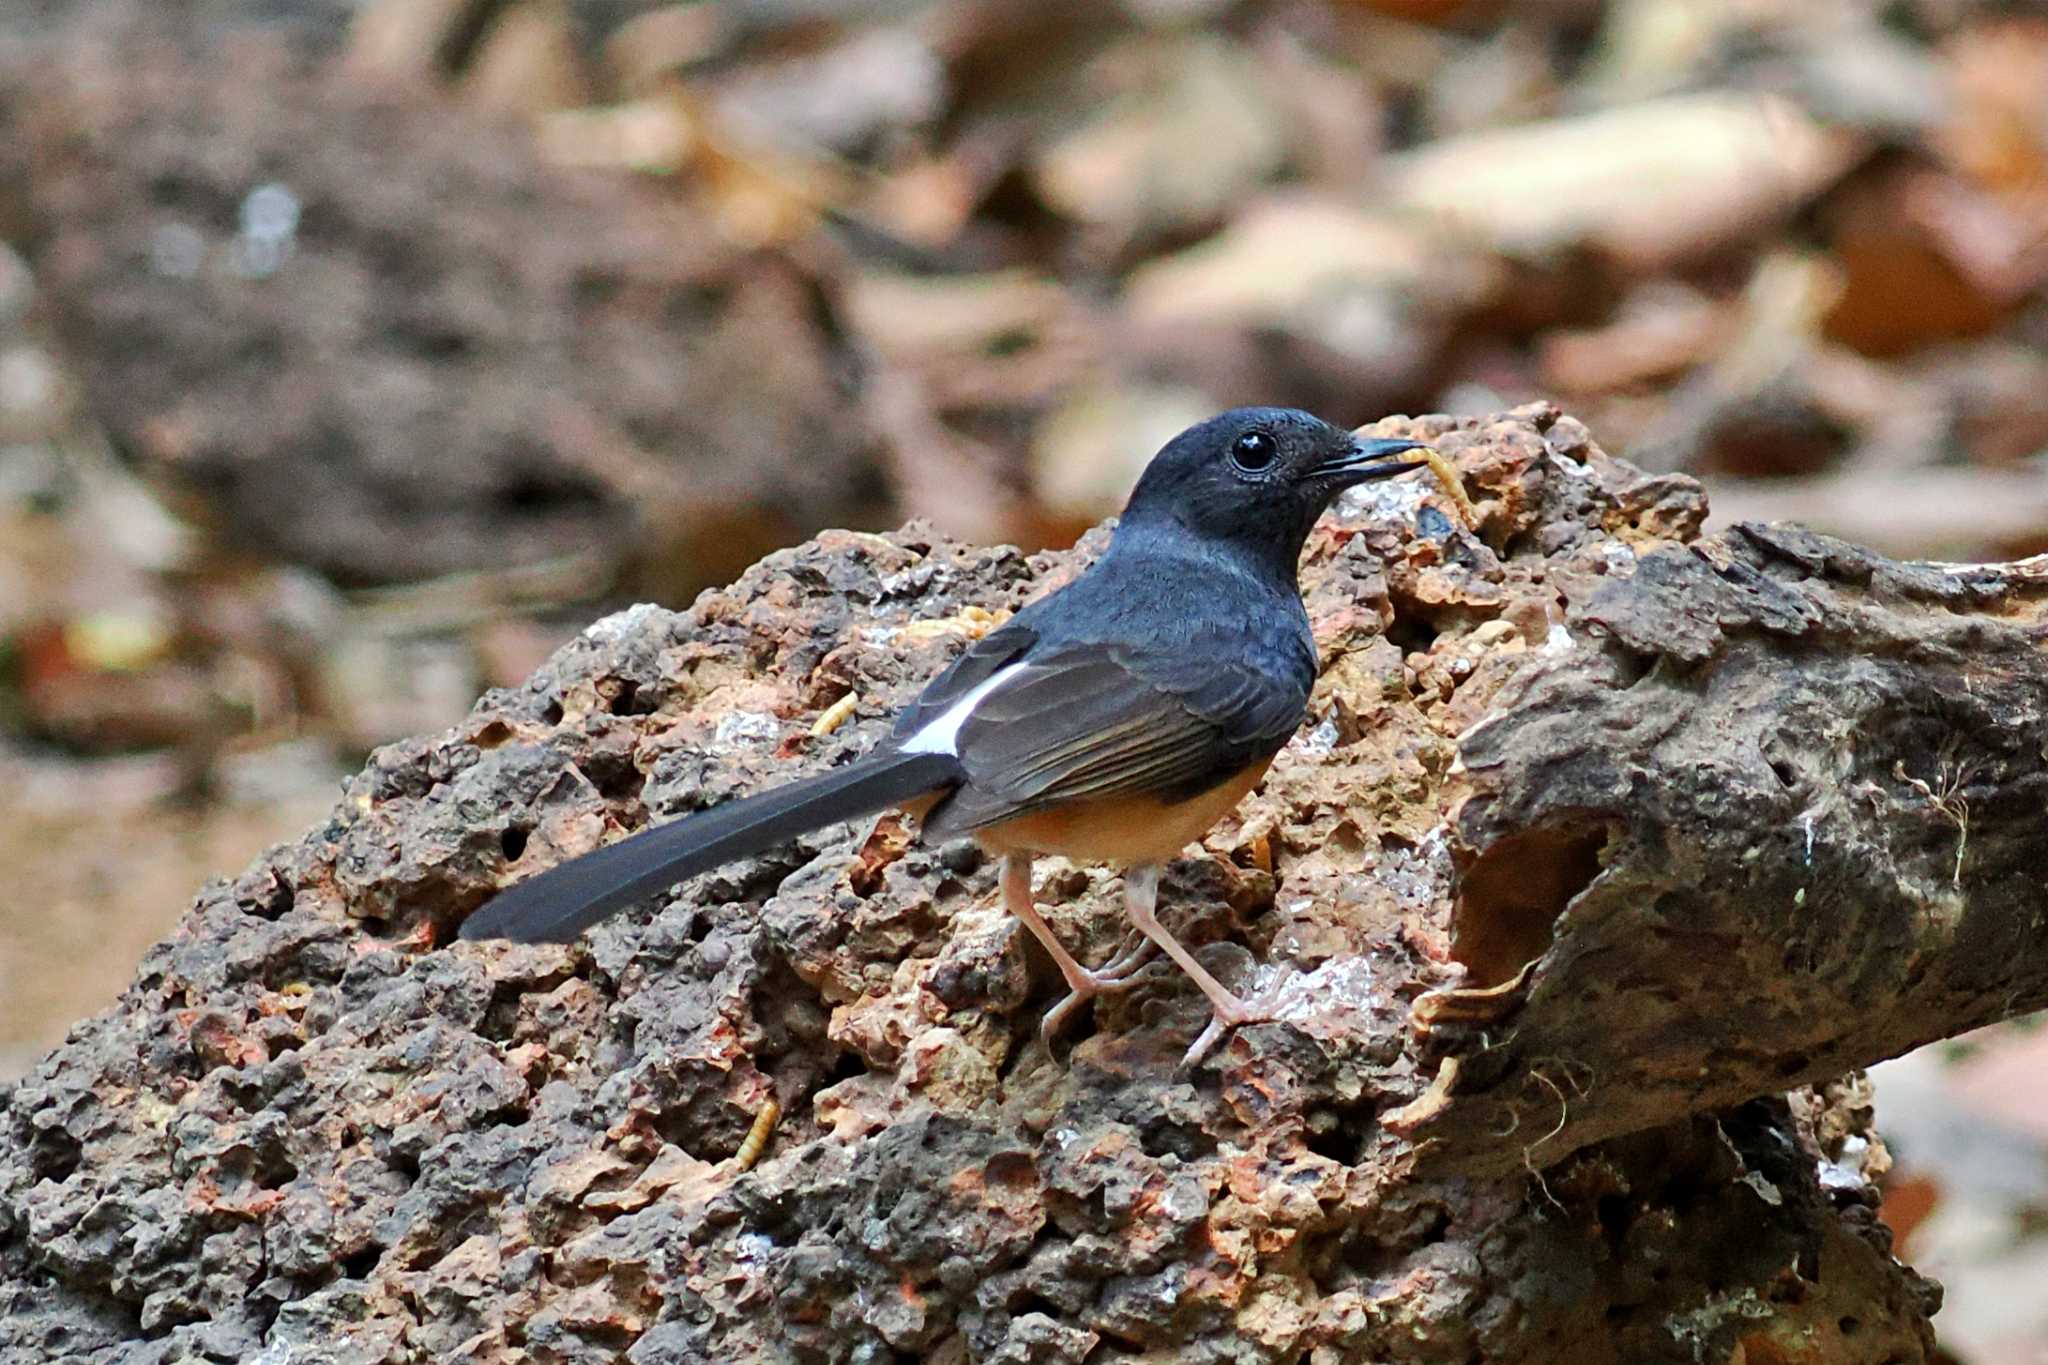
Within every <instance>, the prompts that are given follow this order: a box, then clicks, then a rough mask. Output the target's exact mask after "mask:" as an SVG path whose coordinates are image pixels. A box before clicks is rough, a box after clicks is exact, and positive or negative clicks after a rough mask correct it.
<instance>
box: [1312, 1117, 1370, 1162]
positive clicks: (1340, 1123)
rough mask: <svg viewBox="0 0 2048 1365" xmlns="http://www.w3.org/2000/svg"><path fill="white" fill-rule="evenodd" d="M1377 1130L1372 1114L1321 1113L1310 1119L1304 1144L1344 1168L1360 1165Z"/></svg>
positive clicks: (1318, 1154)
mask: <svg viewBox="0 0 2048 1365" xmlns="http://www.w3.org/2000/svg"><path fill="white" fill-rule="evenodd" d="M1376 1127H1377V1125H1376V1124H1375V1123H1374V1121H1373V1117H1372V1115H1370V1114H1347V1113H1342V1112H1339V1111H1336V1110H1330V1109H1323V1110H1318V1111H1317V1112H1315V1113H1314V1114H1311V1115H1310V1116H1309V1123H1308V1132H1307V1134H1306V1136H1305V1138H1304V1139H1303V1145H1304V1146H1306V1147H1307V1148H1308V1149H1309V1150H1310V1151H1311V1152H1314V1153H1315V1154H1316V1155H1317V1156H1322V1157H1328V1158H1329V1159H1330V1160H1332V1161H1334V1162H1336V1163H1337V1164H1338V1165H1340V1166H1356V1165H1358V1164H1359V1163H1360V1162H1361V1161H1363V1160H1365V1149H1366V1147H1367V1145H1368V1144H1369V1143H1370V1142H1371V1140H1372V1134H1373V1131H1374V1129H1375V1128H1376Z"/></svg>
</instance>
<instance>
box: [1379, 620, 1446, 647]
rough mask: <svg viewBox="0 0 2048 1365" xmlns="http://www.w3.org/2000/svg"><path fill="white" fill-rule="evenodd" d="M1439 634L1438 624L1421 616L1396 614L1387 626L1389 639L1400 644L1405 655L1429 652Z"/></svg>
mask: <svg viewBox="0 0 2048 1365" xmlns="http://www.w3.org/2000/svg"><path fill="white" fill-rule="evenodd" d="M1437 634H1438V631H1437V628H1436V626H1435V625H1434V624H1432V623H1431V622H1429V621H1425V620H1423V619H1422V618H1421V617H1419V616H1396V617H1395V618H1394V620H1393V623H1392V624H1391V625H1389V626H1388V627H1387V640H1388V641H1389V642H1390V643H1391V644H1394V645H1397V646H1399V648H1400V650H1401V653H1402V654H1404V655H1406V654H1427V653H1428V652H1429V647H1430V646H1431V645H1433V644H1435V643H1436V637H1437Z"/></svg>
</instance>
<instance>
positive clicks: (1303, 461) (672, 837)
mask: <svg viewBox="0 0 2048 1365" xmlns="http://www.w3.org/2000/svg"><path fill="white" fill-rule="evenodd" d="M1417 451H1421V452H1424V453H1428V452H1427V447H1426V445H1425V444H1424V443H1423V442H1421V441H1414V440H1406V439H1400V438H1394V439H1375V438H1370V437H1364V436H1359V435H1357V434H1354V433H1353V432H1351V431H1347V430H1345V429H1344V428H1342V427H1339V426H1337V425H1335V424H1332V423H1330V422H1326V421H1323V420H1322V419H1321V418H1318V417H1316V416H1314V415H1312V414H1310V413H1307V412H1302V411H1299V410H1297V409H1292V408H1280V407H1245V408H1233V409H1231V410H1230V411H1228V412H1224V413H1221V414H1219V415H1217V416H1215V417H1212V418H1209V419H1208V420H1207V421H1204V422H1201V423H1198V424H1197V425H1195V426H1192V427H1189V428H1188V429H1187V430H1185V431H1183V432H1181V433H1180V434H1179V435H1178V436H1175V437H1174V438H1173V439H1172V440H1170V441H1168V442H1167V443H1166V444H1165V445H1164V446H1163V447H1161V448H1160V450H1159V451H1158V453H1157V454H1155V455H1154V456H1153V457H1152V459H1151V460H1150V461H1149V462H1148V463H1147V465H1146V466H1145V468H1144V470H1143V472H1142V473H1141V474H1140V475H1139V477H1138V481H1137V483H1136V486H1135V487H1134V488H1133V489H1132V491H1131V494H1130V497H1129V499H1128V501H1127V502H1126V504H1125V507H1124V509H1123V512H1122V514H1121V516H1120V517H1119V518H1118V520H1117V523H1116V526H1115V529H1114V531H1113V532H1112V533H1111V536H1110V540H1109V544H1108V546H1107V548H1106V549H1105V550H1104V551H1103V552H1102V554H1101V555H1100V556H1099V557H1098V558H1097V559H1096V560H1095V562H1094V563H1093V564H1091V565H1090V566H1089V567H1088V568H1087V569H1086V570H1085V571H1084V572H1082V573H1081V574H1080V575H1079V576H1078V577H1076V578H1074V579H1073V580H1072V581H1070V582H1069V583H1067V584H1066V585H1065V586H1064V587H1061V588H1059V589H1057V590H1055V591H1053V592H1051V593H1048V594H1046V595H1044V596H1042V597H1039V598H1038V599H1036V600H1035V601H1032V602H1030V603H1028V604H1027V605H1025V606H1024V607H1023V608H1021V609H1020V610H1018V611H1017V612H1016V613H1015V614H1014V615H1012V616H1011V617H1010V618H1009V619H1008V620H1007V621H1006V622H1004V623H1003V624H1002V625H1001V626H999V627H997V628H996V629H994V630H991V631H989V632H988V633H987V634H985V635H983V636H982V637H981V638H980V639H979V640H977V641H975V642H974V643H973V644H972V645H971V646H970V647H968V648H967V649H966V650H965V651H964V652H963V653H961V654H960V655H959V656H958V657H957V658H955V659H954V660H953V662H952V663H951V664H950V665H949V666H948V667H946V668H945V669H944V670H942V671H941V672H940V673H939V674H938V676H937V677H935V678H934V679H933V680H932V681H931V682H930V683H929V684H928V685H927V686H926V687H925V688H924V690H923V691H922V692H921V693H919V694H918V696H917V698H916V699H915V700H914V701H912V702H911V703H910V704H909V705H908V706H907V707H905V708H904V709H903V710H902V711H901V712H900V713H899V714H898V716H897V717H896V719H895V722H894V725H893V727H892V728H891V730H890V733H889V735H888V737H887V739H885V740H884V741H882V742H881V743H880V744H878V745H877V746H876V748H875V750H874V751H873V752H872V753H870V754H868V755H867V756H865V757H863V758H860V759H857V760H855V761H853V762H851V763H848V764H846V765H845V766H842V767H839V768H836V769H834V770H832V771H829V772H826V773H823V774H820V775H817V776H814V777H809V778H805V779H799V780H797V781H793V782H790V783H787V784H785V785H782V786H778V787H774V788H771V789H770V790H768V791H765V792H762V793H759V794H756V795H752V796H747V797H742V798H739V799H736V800H733V801H728V802H726V803H724V804H722V805H719V806H715V807H712V808H711V809H708V810H705V811H701V812H697V813H695V814H691V815H688V816H685V817H683V818H681V819H679V820H675V821H672V822H669V823H667V824H663V825H659V826H656V827H654V828H652V829H646V830H641V831H639V832H637V833H635V834H633V835H630V836H629V837H627V838H625V839H622V840H620V841H618V842H617V843H614V844H610V845H607V846H605V847H603V848H599V849H596V850H594V851H592V852H589V853H586V854H584V855H582V856H580V857H577V858H573V859H570V860H568V861H567V862H564V863H561V864H559V865H557V866H555V867H553V868H550V869H548V870H546V871H544V872H541V873H539V874H537V875H535V876H533V877H530V878H527V879H525V880H523V881H520V882H518V883H515V884H514V885H512V886H511V887H509V888H508V889H506V890H505V891H503V892H501V893H500V894H499V895H498V896H497V897H496V898H494V899H493V900H491V901H489V902H487V903H485V904H484V905H483V906H482V907H481V908H480V909H478V910H477V911H475V912H473V913H471V914H470V915H469V917H468V918H467V919H466V920H465V921H464V922H463V924H462V927H461V930H460V935H461V937H462V938H464V939H472V940H474V939H491V938H507V939H514V940H518V941H522V942H568V941H570V940H573V939H574V938H575V937H576V936H577V935H579V934H580V933H582V932H583V931H584V930H585V929H586V928H588V927H589V926H591V925H592V924H595V923H596V922H598V921H599V920H601V919H603V918H605V917H606V916H608V915H611V914H613V913H615V912H617V911H619V910H622V909H625V908H627V907H629V906H631V905H633V904H635V903H637V902H640V901H642V900H644V899H646V898H648V897H650V896H652V895H653V894H655V893H657V892H659V891H662V890H664V889H665V888H667V887H670V886H672V885H674V884H675V883H677V882H679V881H682V880H683V879H685V878H687V877H691V876H694V875H696V874H698V873H700V872H705V871H708V870H710V869H712V868H715V867H717V866H719V865H721V864H723V863H727V862H730V861H732V860H733V859H736V858H741V857H746V856H749V855H751V854H755V853H759V852H762V851H764V850H766V849H769V848H772V847H774V846H776V845H778V844H781V843H784V842H786V841H788V840H790V839H793V838H796V837H797V836H799V835H802V834H806V833H809V832H811V831H813V830H816V829H820V828H823V827H825V826H828V825H834V824H838V823H840V822H842V821H846V820H852V819H855V818H859V817H862V816H866V815H871V814H874V813H876V812H878V811H882V810H885V809H888V808H890V807H899V808H902V809H904V810H906V811H908V812H909V813H911V814H912V815H914V816H916V817H918V818H919V819H920V821H921V825H920V834H921V837H922V838H923V839H924V840H925V841H926V842H928V843H937V842H941V841H944V840H949V839H954V838H958V837H960V836H968V835H971V836H972V837H973V838H974V839H975V840H977V841H978V842H979V843H980V844H981V846H982V847H983V848H984V849H985V850H986V851H987V852H989V853H990V854H992V855H994V856H995V857H996V858H998V859H999V860H1000V862H999V867H998V874H997V882H998V885H999V887H1000V891H1001V896H1002V900H1003V903H1004V906H1005V908H1006V909H1007V910H1008V911H1009V912H1010V913H1011V914H1012V915H1014V916H1015V917H1016V918H1017V919H1018V920H1019V921H1020V922H1021V923H1022V924H1023V926H1024V927H1025V929H1027V930H1028V931H1029V932H1030V933H1031V935H1032V936H1033V937H1035V938H1036V939H1037V940H1038V941H1039V942H1040V943H1041V944H1043V945H1044V947H1045V951H1046V952H1047V953H1048V954H1049V955H1050V956H1051V958H1052V960H1053V962H1054V963H1055V964H1056V965H1057V967H1058V968H1059V972H1060V975H1061V976H1062V978H1063V979H1064V980H1065V983H1066V986H1067V992H1068V994H1067V995H1066V997H1065V998H1064V999H1063V1000H1062V1001H1060V1002H1059V1003H1058V1004H1056V1005H1055V1006H1054V1008H1053V1009H1052V1010H1050V1011H1049V1012H1048V1013H1047V1015H1046V1016H1045V1018H1044V1021H1043V1024H1042V1025H1041V1033H1042V1034H1043V1035H1044V1036H1045V1038H1046V1041H1047V1043H1048V1046H1050V1044H1051V1042H1052V1040H1053V1037H1054V1036H1055V1033H1056V1032H1057V1029H1058V1027H1059V1026H1060V1024H1061V1023H1062V1022H1063V1021H1064V1020H1065V1019H1066V1018H1067V1017H1068V1016H1069V1015H1070V1014H1071V1013H1072V1012H1073V1011H1074V1010H1075V1009H1077V1008H1078V1007H1079V1006H1081V1005H1082V1004H1085V1003H1086V1002H1087V1001H1089V1000H1091V999H1093V998H1095V997H1096V996H1098V995H1100V994H1101V993H1102V992H1104V991H1108V990H1116V989H1121V988H1124V987H1126V986H1128V985H1129V984H1130V983H1131V981H1132V979H1133V977H1134V976H1135V975H1136V974H1137V972H1138V971H1139V970H1140V969H1141V968H1143V967H1144V966H1146V965H1147V964H1148V962H1149V960H1150V959H1151V957H1152V956H1153V954H1154V951H1155V950H1156V951H1160V952H1164V953H1165V954H1166V955H1167V956H1168V957H1169V958H1170V959H1172V961H1173V962H1174V963H1175V964H1176V965H1177V966H1179V967H1180V969H1181V970H1182V971H1183V972H1185V973H1186V974H1187V976H1188V977H1189V978H1190V979H1191V980H1192V981H1193V982H1194V984H1195V986H1196V987H1197V988H1198V989H1199V990H1200V991H1201V992H1202V994H1203V995H1204V996H1206V997H1207V1000H1208V1004H1209V1006H1210V1017H1209V1022H1208V1024H1207V1026H1206V1027H1205V1028H1204V1029H1203V1030H1202V1031H1201V1032H1200V1034H1198V1035H1197V1037H1196V1039H1195V1041H1194V1043H1193V1044H1192V1045H1191V1046H1190V1047H1189V1048H1188V1050H1187V1052H1186V1054H1185V1056H1184V1057H1183V1059H1182V1061H1183V1065H1185V1066H1193V1065H1195V1064H1198V1063H1199V1062H1200V1061H1201V1059H1202V1058H1203V1057H1204V1056H1205V1055H1206V1054H1207V1053H1208V1052H1209V1050H1210V1049H1211V1048H1212V1047H1213V1046H1214V1045H1215V1043H1216V1042H1217V1041H1219V1040H1220V1039H1221V1038H1222V1037H1223V1036H1224V1035H1225V1034H1226V1033H1227V1032H1228V1031H1229V1030H1230V1029H1231V1028H1233V1027H1236V1026H1238V1025H1240V1024H1245V1023H1250V1022H1255V1021H1257V1020H1259V1019H1261V1018H1262V1017H1263V1016H1262V1015H1261V1014H1260V1013H1259V1010H1258V1008H1257V1007H1256V1006H1255V1005H1254V1004H1252V1003H1248V1002H1247V1001H1245V1000H1243V999H1241V998H1240V997H1239V996H1238V995H1236V994H1235V993H1234V992H1232V991H1231V990H1230V989H1229V988H1228V987H1226V986H1225V985H1224V984H1223V983H1222V982H1220V981H1218V980H1217V979H1216V978H1215V977H1214V976H1213V975H1211V974H1210V972H1209V971H1208V970H1207V969H1206V968H1205V967H1203V965H1202V964H1201V963H1200V962H1199V961H1198V960H1197V959H1196V958H1195V956H1194V954H1193V953H1191V952H1189V951H1188V950H1187V948H1186V947H1185V946H1183V945H1182V944H1181V943H1180V942H1179V940H1178V939H1176V938H1175V937H1174V936H1173V934H1171V933H1170V932H1168V930H1167V929H1166V928H1165V926H1164V925H1162V924H1161V923H1160V921H1159V917H1158V913H1157V903H1158V896H1159V877H1160V870H1161V868H1162V866H1163V865H1164V864H1165V863H1167V862H1168V861H1169V860H1170V859H1172V858H1174V857H1175V856H1177V855H1178V854H1179V853H1180V851H1181V850H1182V849H1184V848H1185V847H1186V846H1187V845H1189V844H1191V843H1193V842H1195V841H1196V840H1198V839H1199V838H1201V837H1202V835H1203V834H1205V833H1206V832H1207V831H1208V830H1209V828H1210V827H1211V826H1213V825H1214V824H1215V823H1216V822H1217V821H1218V820H1220V819H1222V818H1223V816H1225V815H1226V814H1228V813H1229V812H1230V811H1231V810H1232V809H1234V808H1235V807H1236V806H1237V805H1238V803H1239V802H1240V801H1241V800H1243V798H1244V797H1245V796H1246V795H1247V794H1248V793H1249V792H1250V791H1251V790H1252V788H1253V787H1254V786H1255V785H1256V784H1257V783H1258V782H1259V780H1260V779H1261V778H1262V777H1263V776H1264V774H1265V772H1266V769H1267V767H1268V766H1269V765H1270V764H1271V763H1272V761H1273V758H1274V756H1275V755H1276V754H1277V753H1279V751H1280V750H1281V749H1282V748H1283V747H1284V746H1285V745H1286V744H1287V742H1288V740H1289V739H1291V738H1292V737H1293V735H1294V733H1295V731H1296V730H1297V729H1298V728H1299V727H1300V725H1301V723H1302V721H1303V719H1304V718H1305V717H1306V716H1307V714H1308V704H1309V693H1310V690H1311V688H1312V687H1313V686H1314V684H1315V680H1316V674H1317V671H1318V659H1317V655H1316V644H1315V636H1314V634H1313V632H1312V631H1311V630H1310V627H1309V619H1308V611H1307V609H1306V607H1304V606H1303V604H1302V599H1301V589H1300V585H1299V582H1298V578H1297V571H1298V564H1299V560H1300V557H1301V551H1302V548H1303V546H1304V544H1305V543H1306V542H1307V539H1308V534H1309V531H1310V529H1311V528H1312V527H1313V526H1314V524H1315V522H1316V520H1317V519H1318V518H1319V517H1320V516H1321V515H1322V513H1323V512H1324V511H1325V510H1326V509H1327V508H1328V506H1329V505H1330V503H1331V502H1332V501H1333V500H1334V499H1335V498H1336V497H1337V495H1338V494H1339V493H1340V492H1342V491H1343V490H1344V489H1346V488H1349V487H1352V486H1353V485H1356V484H1360V483H1364V482H1366V481H1368V480H1375V479H1386V478H1392V477H1394V476H1396V475H1399V474H1404V473H1407V472H1408V471H1409V470H1412V469H1416V468H1419V467H1421V466H1422V465H1423V464H1424V463H1427V461H1425V460H1404V459H1401V458H1399V457H1400V456H1402V455H1405V454H1409V453H1411V452H1417ZM1042 856H1063V857H1066V858H1069V859H1073V860H1075V861H1081V862H1095V863H1103V864H1109V865H1112V866H1115V867H1118V868H1121V869H1122V870H1123V880H1124V908H1125V913H1126V916H1127V917H1128V919H1129V920H1130V922H1131V923H1132V925H1133V926H1135V927H1136V928H1137V929H1138V931H1139V933H1140V935H1141V936H1142V937H1140V938H1139V939H1138V940H1136V942H1135V943H1134V945H1133V946H1132V947H1131V948H1129V949H1124V950H1120V951H1119V952H1118V953H1116V954H1115V955H1114V956H1113V957H1112V959H1111V960H1110V961H1109V962H1107V963H1105V964H1104V965H1102V966H1101V967H1096V968H1090V967H1087V966H1084V965H1083V964H1082V963H1081V962H1080V961H1079V960H1077V959H1076V958H1075V957H1074V955H1073V954H1072V953H1070V952H1069V951H1068V950H1067V949H1066V947H1065V946H1064V945H1063V944H1062V943H1061V942H1060V941H1059V938H1058V937H1057V936H1056V935H1055V934H1054V932H1053V930H1052V928H1051V926H1050V925H1049V924H1047V922H1046V920H1045V918H1044V917H1043V916H1042V915H1041V914H1040V913H1039V911H1038V907H1037V905H1036V904H1035V903H1034V901H1033V898H1032V890H1031V868H1032V862H1033V860H1034V859H1035V858H1038V857H1042Z"/></svg>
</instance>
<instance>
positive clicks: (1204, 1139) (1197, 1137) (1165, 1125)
mask: <svg viewBox="0 0 2048 1365" xmlns="http://www.w3.org/2000/svg"><path fill="white" fill-rule="evenodd" d="M1138 1145H1139V1146H1140V1147H1142V1148H1143V1149H1144V1151H1145V1155H1146V1156H1149V1157H1153V1158H1158V1157H1162V1156H1177V1157H1179V1158H1180V1159H1181V1160H1182V1161H1199V1160H1201V1159H1202V1158H1204V1157H1212V1156H1214V1155H1216V1139H1215V1137H1214V1136H1213V1135H1212V1134H1210V1133H1207V1132H1204V1131H1203V1130H1202V1129H1200V1128H1195V1127H1190V1126H1189V1125H1187V1124H1182V1123H1175V1122H1174V1121H1173V1120H1171V1119H1167V1118H1155V1119H1153V1120H1152V1121H1151V1122H1149V1123H1145V1124H1142V1125H1140V1127H1139V1128H1138Z"/></svg>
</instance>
